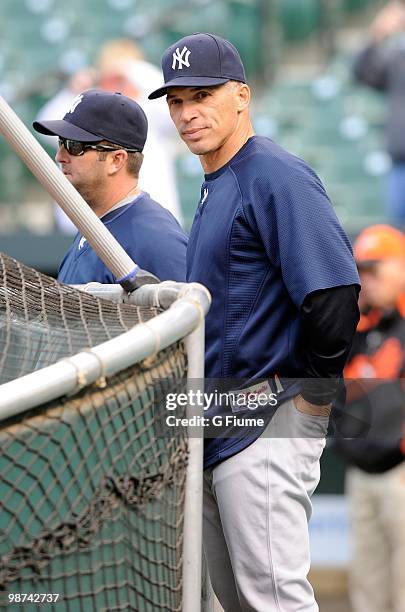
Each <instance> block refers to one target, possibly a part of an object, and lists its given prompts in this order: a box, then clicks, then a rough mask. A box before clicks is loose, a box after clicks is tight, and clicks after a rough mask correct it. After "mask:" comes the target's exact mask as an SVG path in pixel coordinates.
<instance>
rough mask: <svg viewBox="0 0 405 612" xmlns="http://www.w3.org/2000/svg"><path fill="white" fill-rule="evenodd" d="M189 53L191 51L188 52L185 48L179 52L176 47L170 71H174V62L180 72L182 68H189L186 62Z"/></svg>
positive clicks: (188, 63)
mask: <svg viewBox="0 0 405 612" xmlns="http://www.w3.org/2000/svg"><path fill="white" fill-rule="evenodd" d="M190 53H191V51H189V50H188V49H187V47H183V49H182V50H181V52H180V49H179V48H178V47H177V49H176V51H175V52H174V53H173V63H172V69H173V70H175V68H176V62H177V68H178V70H182V68H183V66H187V68H190V62H189V61H188V58H189V57H190Z"/></svg>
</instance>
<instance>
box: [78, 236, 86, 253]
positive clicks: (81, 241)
mask: <svg viewBox="0 0 405 612" xmlns="http://www.w3.org/2000/svg"><path fill="white" fill-rule="evenodd" d="M85 244H86V238H85V237H84V236H82V237H81V238H80V242H79V246H78V247H77V248H78V250H79V251H81V250H82V248H83V247H84V245H85Z"/></svg>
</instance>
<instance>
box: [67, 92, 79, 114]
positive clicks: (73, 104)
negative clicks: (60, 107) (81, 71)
mask: <svg viewBox="0 0 405 612" xmlns="http://www.w3.org/2000/svg"><path fill="white" fill-rule="evenodd" d="M82 100H83V94H80V95H79V96H76V98H75V99H74V100H73V102H72V106H71V107H70V108H69V110H68V111H67V113H66V114H68V113H73V112H74V110H75V108H76V106H79V104H80V102H81V101H82Z"/></svg>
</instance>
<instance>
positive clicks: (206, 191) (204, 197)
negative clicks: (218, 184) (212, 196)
mask: <svg viewBox="0 0 405 612" xmlns="http://www.w3.org/2000/svg"><path fill="white" fill-rule="evenodd" d="M207 198H208V189H207V188H205V189H204V192H203V196H202V198H201V202H200V206H203V204H204V202H205V200H206V199H207Z"/></svg>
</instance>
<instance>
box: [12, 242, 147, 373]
mask: <svg viewBox="0 0 405 612" xmlns="http://www.w3.org/2000/svg"><path fill="white" fill-rule="evenodd" d="M156 314H158V311H157V309H155V308H139V307H137V306H133V305H128V304H114V303H113V302H110V301H108V300H105V299H96V298H94V297H93V296H91V295H89V294H87V293H84V292H83V291H79V290H76V289H72V288H71V287H68V286H67V285H61V284H60V283H58V282H57V281H56V280H54V279H53V278H50V277H48V276H45V275H43V274H40V273H39V272H37V271H36V270H33V269H32V268H28V267H27V266H24V265H22V264H21V263H19V262H18V261H16V260H15V259H12V258H11V257H8V256H7V255H4V254H1V253H0V384H1V383H4V382H7V381H9V380H12V379H14V378H18V377H19V376H22V375H24V374H28V373H29V372H32V371H34V370H38V369H39V368H43V367H45V366H47V365H50V364H52V363H55V362H56V361H58V360H59V359H61V358H63V357H67V356H71V355H74V354H75V353H78V352H79V351H80V350H81V349H83V348H86V347H92V346H96V345H97V344H100V343H101V342H104V341H105V340H109V339H110V338H114V337H115V336H118V335H119V334H122V333H123V332H125V331H127V330H128V329H130V328H131V327H133V326H134V325H136V324H137V323H140V322H141V321H145V320H147V319H150V318H151V317H153V316H155V315H156Z"/></svg>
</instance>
